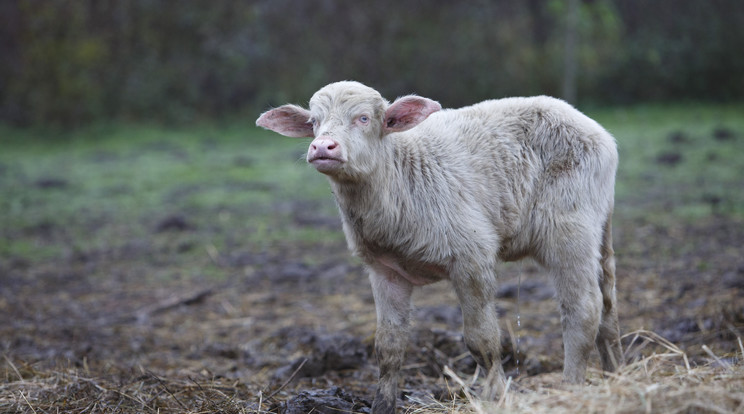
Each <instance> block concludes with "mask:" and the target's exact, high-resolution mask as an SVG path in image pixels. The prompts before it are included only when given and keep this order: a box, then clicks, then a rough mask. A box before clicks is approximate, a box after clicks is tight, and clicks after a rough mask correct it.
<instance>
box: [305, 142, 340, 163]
mask: <svg viewBox="0 0 744 414" xmlns="http://www.w3.org/2000/svg"><path fill="white" fill-rule="evenodd" d="M340 153H341V147H340V146H339V145H338V142H336V141H335V140H333V139H330V138H326V137H318V138H315V139H314V140H313V142H311V143H310V154H309V155H310V157H309V158H312V159H315V158H339V155H340Z"/></svg>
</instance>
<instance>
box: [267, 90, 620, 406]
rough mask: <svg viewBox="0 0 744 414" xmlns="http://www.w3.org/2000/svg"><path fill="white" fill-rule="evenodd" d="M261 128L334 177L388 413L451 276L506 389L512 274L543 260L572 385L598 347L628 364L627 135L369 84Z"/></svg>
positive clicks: (469, 334)
mask: <svg viewBox="0 0 744 414" xmlns="http://www.w3.org/2000/svg"><path fill="white" fill-rule="evenodd" d="M256 124H257V125H259V126H261V127H264V128H267V129H270V130H273V131H276V132H278V133H280V134H282V135H286V136H289V137H312V138H314V139H313V141H312V143H311V144H310V148H309V149H308V152H307V161H308V162H309V163H310V164H312V165H313V166H314V167H315V168H316V169H317V170H318V171H319V172H321V173H323V174H325V175H326V176H328V180H329V181H330V184H331V187H332V189H333V194H334V195H335V197H336V202H337V203H338V208H339V211H340V213H341V219H342V222H343V229H344V233H345V234H346V239H347V241H348V244H349V248H350V249H351V250H352V251H353V252H354V254H356V255H357V256H359V257H360V258H361V259H362V260H363V261H364V263H365V264H366V268H367V270H368V272H369V277H370V280H371V282H372V290H373V292H374V298H375V305H376V308H377V332H376V336H375V352H376V354H377V360H378V364H379V368H380V380H379V384H378V389H377V394H376V395H375V399H374V403H373V406H372V412H373V413H393V412H394V411H395V403H396V396H397V386H398V379H399V375H400V367H401V363H402V362H403V357H404V351H405V349H406V344H407V341H408V336H409V335H408V329H409V328H408V327H409V320H410V308H411V303H410V299H411V292H412V290H413V288H414V287H416V286H423V285H427V284H429V283H433V282H437V281H440V280H443V279H447V280H449V281H450V282H451V283H452V285H453V286H454V288H455V291H456V292H457V296H458V298H459V301H460V306H461V308H462V312H463V318H464V338H465V342H466V344H467V346H468V349H469V350H470V352H471V353H472V355H473V357H474V358H475V359H476V361H477V362H478V364H479V365H480V366H481V367H483V368H484V369H485V370H486V371H487V372H488V375H487V378H486V380H485V384H484V388H483V397H484V398H486V399H493V398H496V397H497V396H499V395H500V394H501V393H503V392H504V386H505V380H504V372H503V369H502V367H501V345H500V333H499V326H498V322H497V310H496V295H495V294H496V286H497V277H496V274H495V269H496V265H497V263H498V262H499V261H512V260H518V259H521V258H523V257H526V256H530V257H532V258H534V259H535V260H536V261H537V262H539V263H540V264H541V265H542V266H544V267H545V268H546V269H548V270H549V271H550V274H551V276H552V279H553V282H554V284H555V289H556V293H557V300H558V303H559V305H560V312H561V322H562V327H563V342H564V348H565V359H564V367H563V378H564V380H565V381H567V382H570V383H582V382H583V381H584V375H585V371H586V366H587V359H588V356H589V354H590V352H591V351H592V349H593V348H594V347H595V346H596V347H597V348H598V350H599V355H600V357H601V361H602V368H603V369H604V370H608V371H612V370H614V369H615V368H616V367H617V366H618V364H620V363H621V362H622V358H623V355H622V349H621V347H620V339H619V332H618V322H617V309H616V306H615V263H614V257H613V254H614V253H613V250H612V233H611V228H612V224H611V217H612V209H613V194H614V186H615V170H616V168H617V158H618V157H617V149H616V146H615V140H614V139H613V138H612V136H611V135H610V134H609V133H608V132H607V131H605V130H604V129H603V128H602V127H601V126H600V125H599V124H597V123H596V122H594V121H593V120H591V119H589V118H588V117H586V116H585V115H583V114H582V113H580V112H579V111H577V110H576V109H574V108H573V107H571V106H570V105H568V104H567V103H565V102H563V101H560V100H557V99H554V98H549V97H545V96H539V97H532V98H507V99H500V100H490V101H485V102H481V103H478V104H475V105H472V106H468V107H465V108H460V109H445V110H442V108H441V106H440V105H439V103H437V102H435V101H432V100H430V99H427V98H422V97H419V96H405V97H403V98H399V99H397V100H396V101H395V102H393V103H392V104H391V103H389V102H388V101H387V100H385V99H384V98H383V97H382V96H381V95H380V94H379V93H378V92H377V91H375V90H374V89H372V88H369V87H367V86H364V85H362V84H360V83H357V82H338V83H333V84H330V85H328V86H326V87H324V88H322V89H321V90H319V91H318V92H316V93H315V95H313V97H312V99H310V109H309V110H307V109H304V108H301V107H299V106H295V105H284V106H281V107H279V108H276V109H272V110H270V111H268V112H265V113H264V114H262V115H261V117H260V118H258V121H256Z"/></svg>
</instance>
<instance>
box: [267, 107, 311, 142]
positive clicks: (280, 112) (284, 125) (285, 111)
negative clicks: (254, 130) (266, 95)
mask: <svg viewBox="0 0 744 414" xmlns="http://www.w3.org/2000/svg"><path fill="white" fill-rule="evenodd" d="M256 125H257V126H260V127H262V128H266V129H270V130H272V131H274V132H278V133H280V134H282V135H285V136H288V137H295V138H302V137H314V136H315V134H314V133H313V124H311V123H310V111H308V110H307V109H305V108H302V107H299V106H297V105H283V106H280V107H278V108H274V109H272V110H270V111H266V112H264V113H262V114H261V116H260V117H258V119H257V120H256Z"/></svg>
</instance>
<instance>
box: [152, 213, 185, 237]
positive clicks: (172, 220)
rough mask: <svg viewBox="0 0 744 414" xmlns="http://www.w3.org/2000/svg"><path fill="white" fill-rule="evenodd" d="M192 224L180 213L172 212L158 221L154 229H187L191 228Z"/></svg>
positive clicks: (159, 230)
mask: <svg viewBox="0 0 744 414" xmlns="http://www.w3.org/2000/svg"><path fill="white" fill-rule="evenodd" d="M193 228H194V226H192V225H191V223H189V222H188V221H187V220H186V217H184V216H182V215H180V214H172V215H170V216H168V217H166V218H164V219H162V220H160V222H159V223H158V225H157V227H156V230H157V232H158V233H162V232H165V231H187V230H192V229H193Z"/></svg>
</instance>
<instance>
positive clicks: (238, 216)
mask: <svg viewBox="0 0 744 414" xmlns="http://www.w3.org/2000/svg"><path fill="white" fill-rule="evenodd" d="M587 112H588V114H589V115H590V116H592V117H594V118H595V119H597V120H598V121H599V122H600V123H602V124H603V125H604V126H605V127H606V128H607V129H608V130H610V132H612V133H613V135H614V136H615V137H616V139H617V141H618V146H619V150H620V157H621V164H620V169H619V172H618V183H617V202H616V212H615V229H614V231H615V250H616V252H617V258H618V296H619V302H620V311H621V318H620V319H621V325H622V329H623V331H624V332H629V333H630V334H629V335H628V336H627V337H626V339H625V346H626V347H628V351H627V355H628V357H629V359H630V360H631V361H632V362H633V363H632V364H631V365H629V367H628V368H627V369H626V370H624V371H623V372H621V374H620V375H618V376H616V377H610V378H608V379H602V377H601V375H600V374H598V373H593V374H591V375H590V382H591V384H592V385H591V391H592V392H590V393H587V392H585V389H584V390H581V389H572V388H570V387H561V386H560V384H559V380H558V378H559V375H558V374H557V373H559V372H560V367H561V363H562V361H561V353H562V351H561V348H560V347H561V345H560V322H559V320H558V317H557V312H555V305H554V303H553V302H552V301H551V299H550V298H551V296H552V288H551V286H550V284H549V283H547V280H546V278H545V277H544V276H543V275H542V274H541V272H540V271H539V269H538V268H537V267H535V266H534V265H532V264H530V263H529V262H527V263H524V264H510V265H507V266H505V267H504V269H503V271H502V275H501V277H502V285H503V287H502V289H501V291H500V293H499V294H500V296H502V298H503V308H502V311H503V315H502V327H503V328H504V333H505V338H504V342H505V352H504V354H505V364H506V368H507V371H509V373H511V374H512V375H514V376H515V377H516V376H517V375H518V377H517V378H516V379H515V381H514V383H513V390H516V392H514V393H510V394H509V395H508V396H507V398H506V399H505V400H504V401H501V402H500V403H499V404H500V405H501V406H502V407H505V408H508V409H510V410H512V411H517V412H540V411H549V410H556V409H562V410H564V411H565V412H578V411H581V412H591V411H595V412H600V411H601V412H608V411H609V412H612V411H616V412H628V411H644V410H645V411H649V412H651V411H653V412H656V411H658V410H669V411H674V410H685V409H691V410H702V411H705V410H709V411H715V412H735V411H736V410H739V411H741V409H742V407H743V406H744V405H742V404H744V364H743V363H742V360H743V359H744V349H742V348H741V345H740V342H739V341H740V338H742V332H744V303H743V302H742V300H741V297H742V291H744V259H742V258H741V246H742V242H743V241H744V178H743V177H744V157H742V154H744V117H742V116H741V114H742V113H744V106H742V105H711V106H696V105H678V106H672V107H668V106H662V105H649V106H637V107H631V108H618V109H602V110H596V111H587ZM306 146H307V140H301V139H300V140H297V139H288V138H283V137H280V136H277V135H274V134H271V133H267V132H264V131H259V130H257V129H255V128H254V127H253V126H252V120H248V121H245V122H244V121H233V122H228V123H225V124H220V125H216V124H214V125H197V126H194V127H191V128H181V129H178V128H163V127H158V126H148V125H141V124H138V125H122V124H114V125H102V124H99V125H96V126H92V127H88V128H84V129H81V130H79V131H76V132H66V133H55V132H53V131H48V130H40V129H37V130H33V129H32V130H22V131H19V130H14V129H9V128H5V127H0V351H1V352H2V354H3V359H2V361H0V365H2V366H3V368H2V372H0V411H26V412H58V411H59V412H67V411H69V412H72V411H79V410H82V409H86V408H87V409H88V410H90V411H93V412H113V411H122V412H157V411H158V410H160V411H187V412H199V411H226V412H266V411H270V412H277V411H282V412H307V410H308V407H315V406H316V405H317V406H318V408H317V410H321V408H320V406H321V405H323V404H325V405H329V406H333V407H336V409H342V410H347V411H352V412H365V410H367V409H368V403H369V400H370V399H371V397H372V395H373V382H374V379H375V375H376V370H375V367H374V358H373V356H372V354H371V346H372V343H371V335H372V334H373V332H374V322H375V321H374V318H375V317H374V305H373V301H372V298H371V292H370V291H369V287H368V284H367V281H366V277H365V276H364V274H363V271H362V269H361V266H360V265H359V263H358V262H357V261H356V260H355V259H352V258H350V257H349V255H348V253H347V252H346V248H345V242H344V240H343V235H342V234H341V231H340V223H339V220H338V219H337V217H336V211H335V207H334V204H333V201H332V195H331V194H330V189H329V187H328V184H327V182H326V180H325V178H324V177H322V176H321V175H320V174H317V173H316V172H314V171H313V170H312V169H311V168H309V167H307V166H306V165H305V162H304V153H305V150H306ZM518 285H520V286H521V296H520V303H517V300H516V296H515V295H514V292H515V290H516V287H517V286H518ZM414 302H415V305H416V313H415V314H416V317H417V318H416V320H417V322H416V324H415V327H414V330H413V333H412V345H411V347H410V349H409V352H408V354H409V356H408V361H407V365H406V374H407V380H406V383H405V384H404V386H403V390H404V395H403V396H402V398H403V403H404V404H405V406H406V407H408V410H409V412H423V413H427V412H436V413H440V412H466V413H470V412H480V411H479V410H481V408H480V406H479V405H478V404H477V403H476V404H471V403H470V401H469V399H468V397H467V394H468V392H467V391H466V390H467V388H466V389H462V387H461V386H460V385H459V383H458V381H459V380H461V379H462V381H464V382H468V385H469V381H470V378H471V376H472V374H473V372H474V368H475V366H474V363H473V361H472V359H470V357H469V356H468V355H467V352H466V350H465V348H464V345H463V344H462V341H461V338H460V336H459V335H460V333H459V329H460V328H459V327H460V323H461V316H460V314H459V309H458V308H457V304H456V301H455V300H454V297H453V295H452V294H451V292H449V289H448V286H447V284H446V283H442V284H438V285H435V286H431V287H427V288H424V289H421V290H420V292H419V293H418V294H417V295H416V296H415V300H414ZM517 309H518V310H519V313H520V318H521V325H522V326H521V327H520V328H519V329H516V328H517V325H516V319H515V315H516V312H517ZM644 330H650V331H653V332H655V333H656V334H659V335H661V336H662V337H664V338H666V339H668V340H669V341H671V342H666V341H664V340H662V339H660V338H657V337H656V336H655V334H652V333H645V331H644ZM517 338H518V339H519V344H520V345H519V346H517V345H516V343H517V340H516V339H517ZM634 338H635V339H634ZM654 353H655V354H656V356H654V355H653V354H654ZM303 361H304V362H303ZM517 361H519V362H517ZM595 362H596V361H595ZM445 366H446V367H448V370H451V371H449V372H445V368H444V367H445ZM595 366H596V364H595ZM669 401H675V402H674V403H669ZM314 404H315V405H314ZM483 409H484V410H487V409H488V408H487V407H486V408H483ZM292 410H295V411H292ZM319 412H325V411H319Z"/></svg>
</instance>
